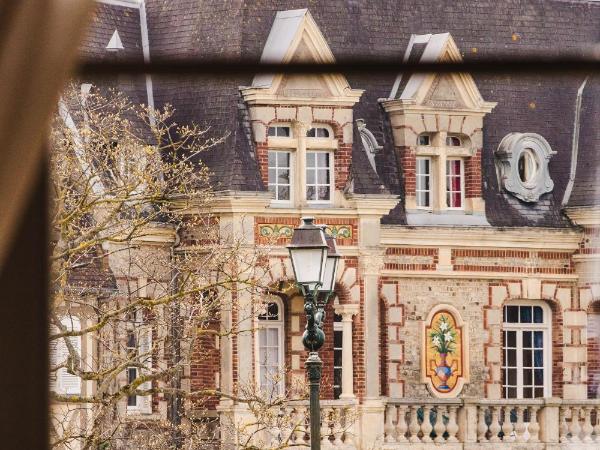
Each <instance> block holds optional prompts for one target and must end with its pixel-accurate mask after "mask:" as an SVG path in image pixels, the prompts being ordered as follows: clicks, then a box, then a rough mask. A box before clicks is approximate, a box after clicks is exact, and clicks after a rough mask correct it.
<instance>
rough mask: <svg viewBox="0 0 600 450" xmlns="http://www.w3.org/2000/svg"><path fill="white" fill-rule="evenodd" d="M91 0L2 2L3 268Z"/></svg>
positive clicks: (0, 146) (0, 190) (0, 225)
mask: <svg viewBox="0 0 600 450" xmlns="http://www.w3.org/2000/svg"><path fill="white" fill-rule="evenodd" d="M93 3H94V2H93V0H0V30H2V34H1V35H0V269H2V267H3V264H4V263H5V262H6V261H5V257H6V253H7V251H8V248H10V244H11V240H12V237H13V235H14V231H15V230H14V227H15V224H17V223H19V219H20V217H21V215H22V213H23V206H24V204H25V203H26V201H27V199H28V195H29V193H30V191H31V188H32V182H33V181H34V179H35V177H36V175H37V169H38V168H39V167H40V162H41V160H42V159H41V158H42V156H43V154H42V148H43V142H44V139H45V136H46V133H47V127H48V119H49V117H50V115H51V114H52V112H53V110H54V108H55V105H56V102H57V99H58V95H59V92H60V89H61V87H62V85H63V83H64V81H65V79H66V78H67V77H68V76H69V73H70V71H71V70H72V69H73V66H74V63H75V58H76V55H77V48H78V45H79V43H80V42H81V39H82V37H83V35H84V32H85V29H86V25H87V24H88V22H89V20H90V18H91V11H92V8H93Z"/></svg>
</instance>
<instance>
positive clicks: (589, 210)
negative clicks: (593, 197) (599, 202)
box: [565, 206, 600, 226]
mask: <svg viewBox="0 0 600 450" xmlns="http://www.w3.org/2000/svg"><path fill="white" fill-rule="evenodd" d="M565 213H566V214H567V216H569V219H571V220H572V221H573V222H575V223H576V224H577V225H582V226H586V225H587V226H593V225H600V206H583V207H569V208H565Z"/></svg>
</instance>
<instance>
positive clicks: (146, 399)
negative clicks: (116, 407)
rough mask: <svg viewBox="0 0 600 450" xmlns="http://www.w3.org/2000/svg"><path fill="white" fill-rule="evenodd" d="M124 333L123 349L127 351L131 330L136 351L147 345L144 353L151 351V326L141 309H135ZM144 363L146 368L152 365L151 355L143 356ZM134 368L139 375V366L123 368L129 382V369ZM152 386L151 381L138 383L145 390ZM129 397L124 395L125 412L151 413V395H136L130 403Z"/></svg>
mask: <svg viewBox="0 0 600 450" xmlns="http://www.w3.org/2000/svg"><path fill="white" fill-rule="evenodd" d="M126 328H127V329H126V334H125V351H129V350H130V347H129V346H128V337H129V333H130V332H133V333H134V337H135V339H136V341H135V344H136V349H137V351H138V352H140V351H142V347H144V346H145V347H147V348H148V351H146V352H144V353H148V352H151V351H152V327H151V326H149V325H148V324H145V323H144V319H143V312H142V311H141V310H137V311H136V312H135V317H134V319H133V320H132V321H130V322H128V323H127V327H126ZM144 365H145V366H146V367H148V368H151V367H152V356H151V353H150V356H146V357H145V358H144ZM130 369H134V370H135V371H136V377H137V376H139V375H140V370H142V369H140V368H139V367H127V368H126V369H125V380H126V382H127V383H129V370H130ZM151 388H152V382H150V381H148V382H146V383H142V385H140V389H142V390H146V389H151ZM129 398H130V397H126V398H125V401H126V411H127V414H151V413H152V395H137V396H136V404H135V405H130V404H129Z"/></svg>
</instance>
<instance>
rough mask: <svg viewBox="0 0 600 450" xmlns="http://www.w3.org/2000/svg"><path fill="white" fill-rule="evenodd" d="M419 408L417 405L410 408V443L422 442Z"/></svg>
mask: <svg viewBox="0 0 600 450" xmlns="http://www.w3.org/2000/svg"><path fill="white" fill-rule="evenodd" d="M418 409H419V407H418V406H417V405H412V406H411V407H410V425H409V426H408V430H409V431H410V438H409V441H410V442H413V443H415V442H421V439H419V431H420V430H421V427H420V426H419V419H418V418H417V411H418Z"/></svg>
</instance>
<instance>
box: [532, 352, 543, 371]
mask: <svg viewBox="0 0 600 450" xmlns="http://www.w3.org/2000/svg"><path fill="white" fill-rule="evenodd" d="M533 362H534V365H535V367H543V366H544V351H543V350H536V351H535V352H533Z"/></svg>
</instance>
